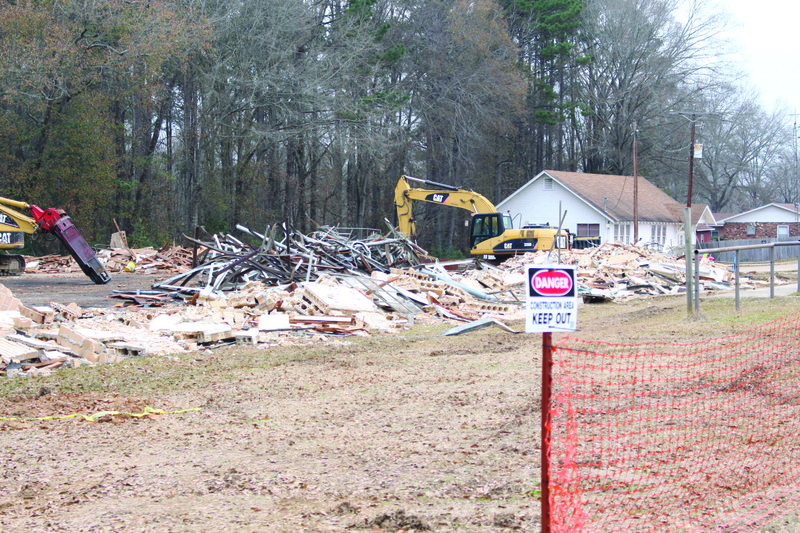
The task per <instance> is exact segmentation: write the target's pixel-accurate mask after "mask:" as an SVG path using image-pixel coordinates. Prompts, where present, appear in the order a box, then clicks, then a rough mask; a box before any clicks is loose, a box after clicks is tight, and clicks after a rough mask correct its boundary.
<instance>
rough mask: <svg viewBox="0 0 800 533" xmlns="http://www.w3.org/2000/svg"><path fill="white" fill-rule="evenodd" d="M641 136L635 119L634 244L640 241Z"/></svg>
mask: <svg viewBox="0 0 800 533" xmlns="http://www.w3.org/2000/svg"><path fill="white" fill-rule="evenodd" d="M638 136H639V128H638V127H637V126H636V121H635V120H634V121H633V244H634V246H635V245H636V243H638V242H639V163H638V158H637V155H636V152H637V151H638V148H637V146H636V144H637V143H636V139H637V137H638Z"/></svg>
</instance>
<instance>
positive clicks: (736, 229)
mask: <svg viewBox="0 0 800 533" xmlns="http://www.w3.org/2000/svg"><path fill="white" fill-rule="evenodd" d="M717 223H718V232H719V237H720V239H723V240H740V239H789V238H794V239H797V238H798V237H800V209H798V205H797V204H782V203H771V204H767V205H763V206H761V207H756V208H755V209H751V210H749V211H745V212H744V213H738V214H731V215H724V216H718V217H717Z"/></svg>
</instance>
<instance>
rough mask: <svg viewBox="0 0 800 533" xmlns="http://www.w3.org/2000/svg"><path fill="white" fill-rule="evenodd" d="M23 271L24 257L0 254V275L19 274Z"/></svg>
mask: <svg viewBox="0 0 800 533" xmlns="http://www.w3.org/2000/svg"><path fill="white" fill-rule="evenodd" d="M23 272H25V258H24V257H22V256H21V255H3V254H0V276H19V275H20V274H22V273H23Z"/></svg>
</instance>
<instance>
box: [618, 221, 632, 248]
mask: <svg viewBox="0 0 800 533" xmlns="http://www.w3.org/2000/svg"><path fill="white" fill-rule="evenodd" d="M614 241H616V242H622V243H625V244H630V242H631V225H630V224H614Z"/></svg>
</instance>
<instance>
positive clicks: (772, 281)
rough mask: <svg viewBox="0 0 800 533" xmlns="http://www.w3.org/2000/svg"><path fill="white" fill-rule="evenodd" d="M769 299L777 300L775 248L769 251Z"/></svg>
mask: <svg viewBox="0 0 800 533" xmlns="http://www.w3.org/2000/svg"><path fill="white" fill-rule="evenodd" d="M769 297H770V298H775V247H774V246H773V247H772V248H770V249H769Z"/></svg>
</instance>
